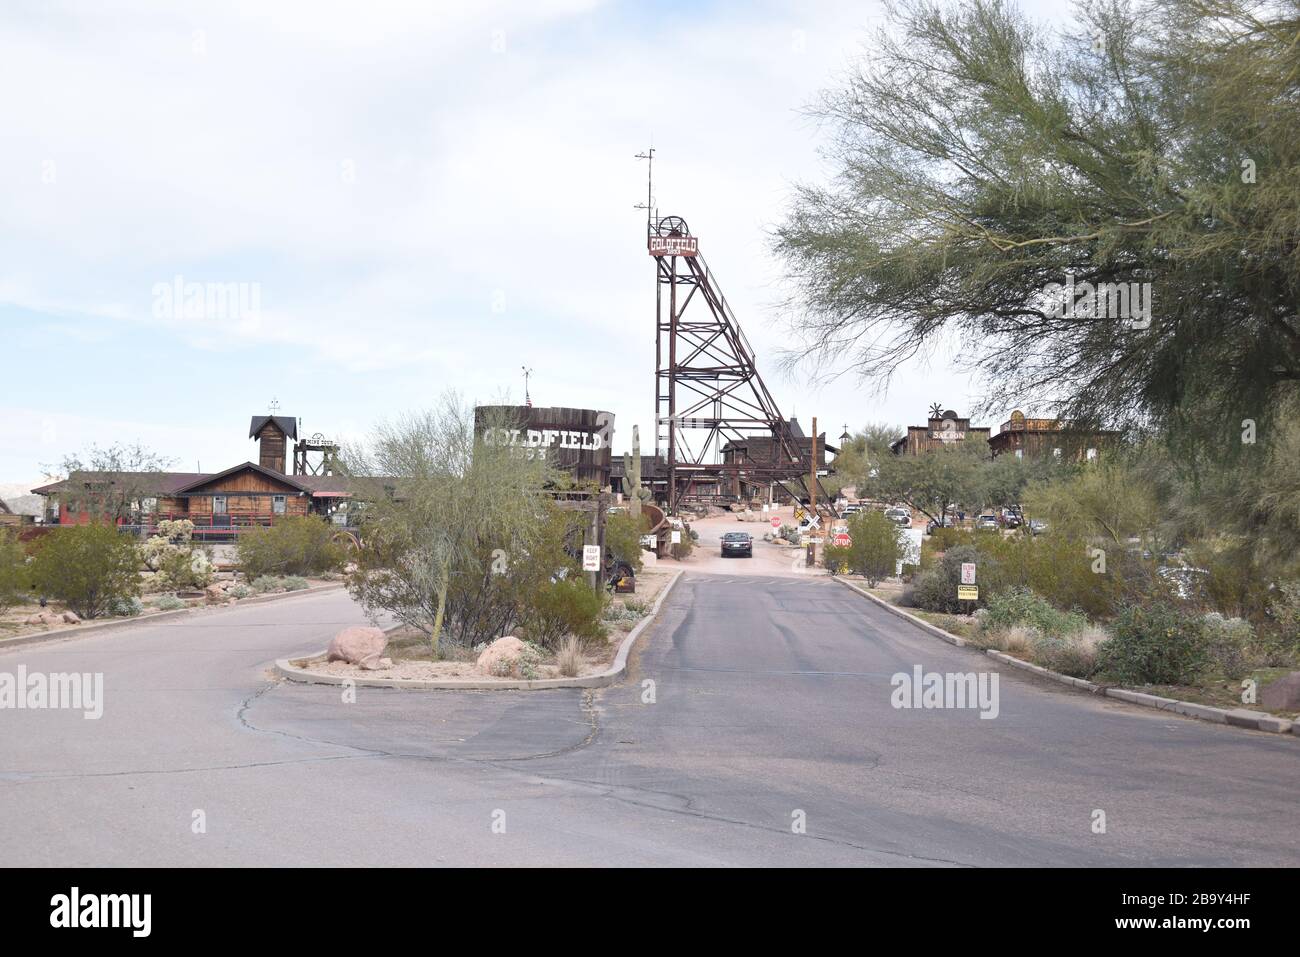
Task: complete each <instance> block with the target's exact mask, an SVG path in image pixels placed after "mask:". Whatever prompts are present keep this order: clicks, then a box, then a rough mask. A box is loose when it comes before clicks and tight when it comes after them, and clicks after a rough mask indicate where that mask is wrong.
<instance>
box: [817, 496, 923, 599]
mask: <svg viewBox="0 0 1300 957" xmlns="http://www.w3.org/2000/svg"><path fill="white" fill-rule="evenodd" d="M848 526H849V539H850V544H849V546H848V547H847V548H841V547H839V546H837V545H827V546H826V547H825V548H823V549H822V556H823V557H822V560H823V563H824V564H825V565H826V567H827V568H829V569H831V570H832V571H836V572H839V571H840V570H842V569H847V570H848V571H850V572H852V573H853V574H855V575H861V576H862V577H863V578H865V579H866V580H867V584H868V585H871V586H874V585H875V584H876V583H877V582H879V581H880V580H881V579H882V578H890V577H892V576H893V574H894V572H895V570H896V569H897V567H898V560H899V559H900V558H902V557H903V542H902V530H901V529H900V528H899V527H898V526H897V525H895V524H894V523H893V522H891V521H890V520H889V519H887V518H885V516H884V515H883V514H882V513H880V512H859V513H858V514H857V515H854V516H852V517H851V518H850V519H849V521H848Z"/></svg>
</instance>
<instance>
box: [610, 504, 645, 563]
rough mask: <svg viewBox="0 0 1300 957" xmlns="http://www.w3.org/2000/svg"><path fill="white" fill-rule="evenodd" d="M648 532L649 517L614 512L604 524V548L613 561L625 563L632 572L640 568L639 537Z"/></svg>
mask: <svg viewBox="0 0 1300 957" xmlns="http://www.w3.org/2000/svg"><path fill="white" fill-rule="evenodd" d="M648 531H650V516H649V515H645V514H642V515H640V516H636V515H633V514H632V513H631V512H615V513H614V514H612V515H610V516H609V519H608V520H607V521H606V522H605V548H606V549H608V550H609V554H610V556H611V557H612V558H613V559H614V560H615V561H620V562H627V563H628V564H629V565H631V566H632V569H633V571H638V572H639V571H640V570H641V566H642V564H643V563H642V561H641V556H642V554H643V550H642V548H641V536H642V535H644V534H646V532H648Z"/></svg>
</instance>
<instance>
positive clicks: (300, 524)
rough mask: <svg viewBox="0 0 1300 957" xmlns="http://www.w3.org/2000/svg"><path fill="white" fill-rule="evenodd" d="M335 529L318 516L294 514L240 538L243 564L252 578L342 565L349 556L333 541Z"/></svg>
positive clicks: (310, 572)
mask: <svg viewBox="0 0 1300 957" xmlns="http://www.w3.org/2000/svg"><path fill="white" fill-rule="evenodd" d="M333 535H334V529H333V528H332V527H331V526H330V525H329V523H328V522H325V521H323V520H322V519H320V518H317V517H316V516H314V515H293V516H289V517H288V518H284V519H281V520H280V521H278V522H276V523H275V524H274V525H270V526H267V527H264V528H255V529H252V530H251V531H247V532H244V533H242V534H241V535H240V537H239V542H238V544H237V545H236V549H237V551H238V554H239V565H240V567H241V568H242V569H243V571H244V574H245V575H246V576H248V577H249V578H259V577H261V576H263V575H318V574H321V573H322V572H328V571H333V570H334V569H337V568H340V567H341V566H342V565H343V562H344V560H345V558H346V555H345V553H344V550H343V548H342V547H341V546H339V545H337V544H335V543H334V541H333Z"/></svg>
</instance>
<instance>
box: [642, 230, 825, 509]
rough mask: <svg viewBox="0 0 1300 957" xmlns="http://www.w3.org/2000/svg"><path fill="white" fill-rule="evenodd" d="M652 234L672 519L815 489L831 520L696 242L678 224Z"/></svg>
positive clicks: (658, 434) (659, 449) (659, 402)
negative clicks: (753, 491) (752, 496)
mask: <svg viewBox="0 0 1300 957" xmlns="http://www.w3.org/2000/svg"><path fill="white" fill-rule="evenodd" d="M648 232H649V236H648V248H649V252H650V255H651V256H652V257H654V260H655V273H656V285H655V423H656V426H655V452H656V455H663V456H664V460H663V462H664V468H665V469H666V473H667V474H666V478H667V495H668V512H669V514H674V513H675V512H676V510H677V507H678V505H679V504H682V503H684V502H698V501H706V500H709V499H710V498H713V499H716V500H725V499H728V498H735V497H739V496H740V495H741V494H742V492H743V486H745V485H749V486H769V484H770V483H776V484H777V485H780V486H781V487H782V488H783V489H784V490H785V491H786V492H787V493H788V494H789V495H790V496H791V497H792V498H793V499H794V500H795V501H796V502H799V501H804V500H807V499H808V498H810V497H811V496H810V483H811V482H816V485H817V496H816V498H817V504H818V506H819V507H821V508H822V510H824V511H830V512H831V514H833V513H834V506H833V504H832V501H831V497H830V496H829V495H827V494H826V493H825V490H824V489H822V488H821V482H820V481H819V480H817V479H816V478H815V470H814V467H813V452H812V450H811V448H810V447H809V445H808V444H806V443H805V441H802V440H801V437H800V436H796V435H795V434H794V431H793V430H792V428H791V425H790V422H788V421H787V420H786V419H785V417H784V416H782V414H781V411H780V409H778V408H777V405H776V402H775V401H774V400H773V398H772V394H771V393H770V392H769V391H768V389H767V386H766V385H765V384H764V382H763V379H762V377H761V376H760V375H759V374H758V368H757V367H756V366H755V364H754V349H753V347H752V346H751V345H750V344H749V340H748V339H747V338H746V337H745V333H744V332H743V331H742V330H741V328H740V324H739V323H738V322H737V321H736V318H735V316H734V315H733V314H732V312H731V307H730V306H729V305H728V304H727V299H726V297H725V296H724V295H723V294H722V288H721V286H720V285H719V284H718V280H717V277H716V276H715V275H714V274H713V272H712V271H711V270H710V269H709V267H708V264H707V263H706V262H705V261H704V257H703V256H701V255H700V250H699V240H698V238H697V237H695V236H692V235H691V233H690V230H689V229H688V228H687V225H686V221H685V220H684V219H682V218H681V217H680V216H663V217H657V218H652V219H651V220H650V221H649V224H648ZM814 442H815V436H814Z"/></svg>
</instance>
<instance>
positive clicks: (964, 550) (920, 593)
mask: <svg viewBox="0 0 1300 957" xmlns="http://www.w3.org/2000/svg"><path fill="white" fill-rule="evenodd" d="M964 562H975V564H976V569H977V573H976V581H977V583H978V588H979V590H980V598H979V602H978V603H977V604H978V605H983V604H984V603H985V602H987V601H988V597H989V596H990V595H993V594H996V593H997V592H998V591H999V590H1000V587H1001V578H1000V572H999V568H998V564H997V562H996V561H994V560H993V559H990V558H989V557H988V556H986V555H983V554H981V553H980V552H979V551H978V550H977V549H976V548H975V546H974V545H957V546H954V547H952V548H949V549H948V550H947V551H946V552H944V555H943V558H942V559H940V560H939V561H938V562H937V563H935V564H932V565H931V566H930V567H929V568H927V569H926V570H925V571H923V572H921V574H920V575H918V576H917V577H916V582H915V584H914V585H913V587H912V601H913V602H914V603H915V605H916V607H918V608H924V609H926V610H927V611H940V612H947V613H949V614H956V613H958V612H961V611H965V610H966V609H967V608H969V607H970V606H971V603H970V602H960V601H958V600H957V586H958V585H959V584H961V566H962V564H963V563H964Z"/></svg>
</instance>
